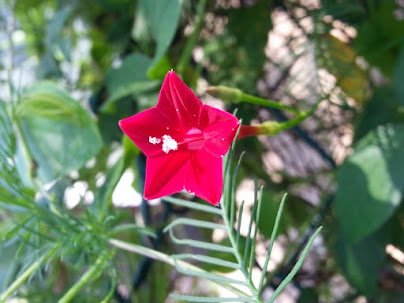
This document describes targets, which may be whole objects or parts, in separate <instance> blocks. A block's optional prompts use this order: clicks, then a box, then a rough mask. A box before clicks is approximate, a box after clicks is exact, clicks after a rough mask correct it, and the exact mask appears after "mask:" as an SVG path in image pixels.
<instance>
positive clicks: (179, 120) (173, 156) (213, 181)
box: [119, 71, 239, 205]
mask: <svg viewBox="0 0 404 303" xmlns="http://www.w3.org/2000/svg"><path fill="white" fill-rule="evenodd" d="M119 126H120V127H121V129H122V131H123V132H124V133H125V134H126V135H127V136H128V137H129V138H130V139H131V140H132V141H133V142H134V143H135V144H136V145H137V146H138V147H139V148H140V149H141V150H142V151H143V153H144V154H145V155H146V157H147V162H146V182H145V189H144V197H145V198H146V199H154V198H159V197H162V196H166V195H171V194H173V193H176V192H179V191H181V190H183V189H185V190H187V191H188V192H190V193H192V194H195V195H196V196H198V197H201V198H202V199H204V200H207V201H208V202H210V203H211V204H213V205H218V204H219V202H220V197H221V195H222V187H223V156H224V155H225V154H226V153H227V151H228V149H229V147H230V145H231V143H232V141H233V138H234V137H235V134H236V131H237V128H238V126H239V121H238V120H237V118H236V117H235V116H233V115H231V114H229V113H227V112H224V111H221V110H219V109H216V108H213V107H210V106H208V105H203V104H202V102H201V100H199V99H198V97H197V96H196V95H195V94H194V93H193V92H192V91H191V90H190V89H189V87H187V86H186V84H185V83H184V82H182V81H181V79H180V78H179V77H178V76H177V75H176V74H175V73H174V72H173V71H171V72H169V73H168V74H167V75H166V78H165V79H164V82H163V85H162V87H161V91H160V95H159V98H158V102H157V105H156V106H155V107H152V108H150V109H148V110H145V111H143V112H141V113H138V114H136V115H134V116H132V117H129V118H126V119H123V120H121V121H119Z"/></svg>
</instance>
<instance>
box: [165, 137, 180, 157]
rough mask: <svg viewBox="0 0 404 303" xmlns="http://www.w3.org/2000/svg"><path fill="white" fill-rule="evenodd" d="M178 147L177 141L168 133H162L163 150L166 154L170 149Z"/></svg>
mask: <svg viewBox="0 0 404 303" xmlns="http://www.w3.org/2000/svg"><path fill="white" fill-rule="evenodd" d="M177 149H178V143H177V141H175V140H174V139H173V138H171V136H169V135H164V136H163V152H165V153H166V154H168V152H169V151H170V150H177Z"/></svg>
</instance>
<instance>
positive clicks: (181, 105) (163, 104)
mask: <svg viewBox="0 0 404 303" xmlns="http://www.w3.org/2000/svg"><path fill="white" fill-rule="evenodd" d="M156 107H157V109H158V110H160V112H161V113H163V114H164V115H165V116H166V117H167V119H170V120H173V121H174V124H175V125H177V126H178V127H186V128H191V127H195V126H196V125H197V122H198V117H199V111H200V109H201V107H202V102H201V100H199V99H198V97H197V96H196V95H195V94H194V93H193V92H192V90H191V89H190V88H189V87H188V86H187V85H186V84H185V83H184V82H183V81H182V80H181V79H180V78H179V77H178V76H177V75H176V73H175V72H173V71H171V72H168V74H167V76H166V77H165V79H164V82H163V85H162V87H161V90H160V94H159V99H158V102H157V106H156Z"/></svg>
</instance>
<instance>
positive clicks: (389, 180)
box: [335, 124, 404, 243]
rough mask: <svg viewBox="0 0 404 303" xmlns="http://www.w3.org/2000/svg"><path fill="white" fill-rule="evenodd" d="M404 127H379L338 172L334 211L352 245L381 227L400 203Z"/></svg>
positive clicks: (364, 139)
mask: <svg viewBox="0 0 404 303" xmlns="http://www.w3.org/2000/svg"><path fill="white" fill-rule="evenodd" d="M403 150H404V125H400V124H397V125H394V124H389V125H384V126H383V125H382V126H379V127H377V128H376V129H374V130H373V131H371V132H369V133H368V134H367V135H366V136H365V137H364V138H363V139H361V140H360V141H359V143H358V145H357V147H356V148H355V151H354V153H353V154H352V155H351V156H349V157H348V158H347V159H346V160H345V162H344V164H343V165H342V166H341V168H340V170H339V171H338V185H339V186H338V190H337V193H336V201H335V208H336V214H337V217H338V219H339V221H340V224H341V227H342V231H343V233H344V236H345V237H346V239H348V240H349V241H350V242H351V243H353V242H356V241H358V240H360V239H363V238H364V237H365V236H367V235H369V234H371V233H372V232H374V231H375V230H377V229H378V228H380V226H381V225H383V224H384V223H385V222H386V221H387V220H388V219H389V218H390V217H391V216H392V215H393V213H394V211H395V209H396V208H397V207H398V206H399V204H400V201H401V199H402V192H403V189H404V182H402V176H403V171H404V157H403V156H402V155H403Z"/></svg>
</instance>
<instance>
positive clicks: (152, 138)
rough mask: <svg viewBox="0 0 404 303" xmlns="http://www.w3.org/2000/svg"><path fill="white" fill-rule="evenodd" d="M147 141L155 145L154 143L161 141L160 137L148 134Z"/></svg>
mask: <svg viewBox="0 0 404 303" xmlns="http://www.w3.org/2000/svg"><path fill="white" fill-rule="evenodd" d="M149 142H150V143H151V144H154V145H156V144H159V143H160V142H161V139H158V138H156V137H151V136H149Z"/></svg>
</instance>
